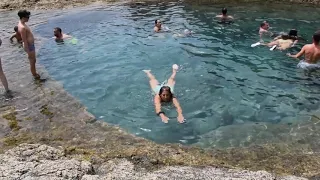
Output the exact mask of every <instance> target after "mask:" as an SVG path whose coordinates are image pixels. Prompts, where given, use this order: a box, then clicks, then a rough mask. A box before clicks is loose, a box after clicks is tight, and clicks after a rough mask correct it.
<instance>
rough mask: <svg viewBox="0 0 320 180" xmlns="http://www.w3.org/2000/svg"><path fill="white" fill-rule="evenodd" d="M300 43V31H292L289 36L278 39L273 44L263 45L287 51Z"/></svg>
mask: <svg viewBox="0 0 320 180" xmlns="http://www.w3.org/2000/svg"><path fill="white" fill-rule="evenodd" d="M296 43H298V31H297V30H295V29H291V30H290V31H289V33H288V34H285V35H281V36H278V37H276V38H275V39H274V40H273V41H272V42H270V43H267V44H263V45H267V46H269V47H273V46H276V48H277V49H279V50H281V51H282V50H286V49H288V48H290V47H292V46H293V45H295V44H296Z"/></svg>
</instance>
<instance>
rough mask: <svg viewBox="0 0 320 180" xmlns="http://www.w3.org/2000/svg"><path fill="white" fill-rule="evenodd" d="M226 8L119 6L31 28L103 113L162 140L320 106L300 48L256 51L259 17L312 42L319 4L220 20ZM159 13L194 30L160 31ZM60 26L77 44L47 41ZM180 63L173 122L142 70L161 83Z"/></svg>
mask: <svg viewBox="0 0 320 180" xmlns="http://www.w3.org/2000/svg"><path fill="white" fill-rule="evenodd" d="M221 7H222V5H221V6H217V7H202V6H197V7H192V6H188V5H183V4H177V3H167V4H158V5H150V6H143V5H136V6H129V5H128V6H127V5H121V6H110V7H107V8H100V9H95V10H90V11H81V12H78V13H70V14H69V15H67V16H63V17H56V18H52V19H49V20H48V22H47V23H46V24H43V25H40V26H38V27H37V29H36V31H35V32H36V33H37V34H39V35H41V36H43V37H47V38H48V40H47V41H46V42H45V43H44V44H43V46H42V48H41V49H40V51H39V56H38V59H39V62H40V63H41V64H43V65H45V67H46V68H47V70H48V71H49V73H50V75H51V76H52V77H53V78H55V79H56V80H58V81H60V82H62V83H63V85H64V88H65V89H66V90H67V91H68V92H70V93H71V94H72V95H73V96H75V97H77V98H79V99H80V100H81V102H83V103H84V105H86V106H87V107H88V110H89V111H90V112H91V113H93V114H94V115H95V116H96V117H97V118H99V119H102V120H105V121H106V122H108V123H112V124H116V125H119V126H121V127H123V128H125V129H126V130H128V131H129V132H131V133H133V134H137V135H139V136H143V137H146V138H149V139H152V140H154V141H156V142H159V143H166V142H182V143H187V144H190V143H195V142H197V141H199V138H200V136H201V135H203V134H205V133H208V132H210V131H212V130H214V129H217V128H219V127H221V126H228V125H234V124H239V125H241V124H245V123H248V122H271V123H279V122H281V121H282V120H283V119H285V118H287V119H288V118H291V119H297V120H303V119H305V118H307V117H308V116H309V115H310V114H312V112H313V111H315V110H317V109H319V105H320V96H319V94H320V86H319V85H320V81H319V77H320V73H319V72H313V73H307V72H305V71H303V70H301V69H297V67H296V65H297V63H298V61H297V60H294V59H291V58H288V57H286V56H285V53H287V52H292V53H296V52H297V51H298V50H299V48H300V47H301V46H302V44H299V45H298V46H297V47H296V48H293V49H291V50H289V51H285V52H279V51H273V52H271V51H269V48H267V47H255V48H251V47H250V45H251V44H252V43H255V42H257V41H258V40H259V37H258V27H259V24H260V23H261V21H263V20H268V21H269V22H270V25H271V27H272V29H271V30H272V31H274V32H281V31H285V32H286V31H288V30H289V29H290V28H297V29H298V30H299V34H300V35H301V36H302V37H304V38H305V39H307V42H311V41H310V38H311V35H312V33H313V32H314V31H315V30H316V29H317V28H318V24H319V23H320V20H319V19H317V17H319V13H317V12H320V11H319V9H315V8H307V7H305V8H303V7H299V9H297V7H296V8H294V7H285V6H279V5H278V6H277V8H276V9H273V8H272V7H270V6H261V5H260V6H259V5H250V7H248V6H243V5H236V6H230V7H229V8H228V10H229V13H230V15H233V16H234V17H236V21H235V23H234V24H231V25H221V24H218V23H217V22H216V21H215V19H214V18H213V17H214V16H215V15H216V14H217V13H220V9H221ZM290 12H294V13H290ZM158 18H160V19H161V20H162V22H163V23H164V25H165V26H167V27H169V28H170V29H172V30H174V31H177V32H183V30H184V29H186V28H187V29H190V30H192V31H194V32H195V34H194V35H193V36H192V37H185V38H174V37H172V33H162V34H157V35H156V36H155V35H153V32H152V29H153V23H154V20H155V19H158ZM56 26H59V27H61V28H62V29H63V31H64V32H65V33H68V34H71V35H72V36H74V37H76V38H77V39H78V42H77V44H72V43H70V42H68V41H66V42H65V43H64V44H57V43H56V42H54V40H52V39H50V38H51V37H52V36H53V28H54V27H56ZM174 63H176V64H178V65H179V66H180V70H179V72H178V74H177V76H176V81H177V83H176V87H175V91H176V96H177V97H178V100H179V101H180V104H181V106H182V109H183V114H184V117H185V118H186V123H185V124H178V123H177V120H176V111H175V109H174V108H171V107H164V110H165V112H166V113H167V114H168V116H169V117H170V118H171V120H170V122H169V124H163V123H162V122H161V120H160V119H159V117H157V116H156V115H155V113H154V106H153V102H152V99H153V97H152V94H151V91H150V87H149V83H148V79H147V77H146V75H145V74H144V73H143V72H142V71H141V70H143V69H151V70H152V72H153V74H154V75H155V76H156V77H157V79H158V80H159V81H160V82H162V81H164V80H165V79H167V78H168V77H169V76H170V73H171V66H172V64H174Z"/></svg>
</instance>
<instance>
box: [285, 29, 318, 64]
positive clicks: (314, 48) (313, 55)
mask: <svg viewBox="0 0 320 180" xmlns="http://www.w3.org/2000/svg"><path fill="white" fill-rule="evenodd" d="M312 40H313V43H312V44H306V45H304V46H303V48H302V49H301V51H300V52H299V53H298V54H296V55H291V54H290V53H288V54H287V55H288V56H289V57H293V58H299V57H301V56H302V55H304V60H305V62H307V63H309V64H316V63H318V62H320V44H319V42H320V30H318V31H316V32H315V33H314V34H313V36H312Z"/></svg>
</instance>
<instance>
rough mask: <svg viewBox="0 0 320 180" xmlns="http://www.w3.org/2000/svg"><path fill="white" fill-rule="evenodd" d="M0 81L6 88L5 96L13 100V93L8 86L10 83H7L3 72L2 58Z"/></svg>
mask: <svg viewBox="0 0 320 180" xmlns="http://www.w3.org/2000/svg"><path fill="white" fill-rule="evenodd" d="M0 80H1V82H2V85H3V86H4V89H5V91H6V92H5V96H6V97H7V98H12V95H11V91H10V89H9V86H8V81H7V78H6V76H5V74H4V72H3V70H2V64H1V58H0Z"/></svg>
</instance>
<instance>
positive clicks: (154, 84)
mask: <svg viewBox="0 0 320 180" xmlns="http://www.w3.org/2000/svg"><path fill="white" fill-rule="evenodd" d="M150 71H151V70H143V72H145V73H146V74H147V76H148V78H149V83H150V87H151V89H152V90H153V91H154V90H155V89H156V88H157V87H158V85H159V81H158V80H157V79H156V78H155V77H154V75H152V74H151V72H150Z"/></svg>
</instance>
